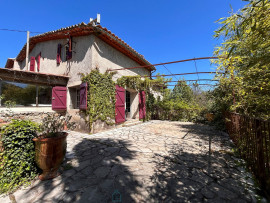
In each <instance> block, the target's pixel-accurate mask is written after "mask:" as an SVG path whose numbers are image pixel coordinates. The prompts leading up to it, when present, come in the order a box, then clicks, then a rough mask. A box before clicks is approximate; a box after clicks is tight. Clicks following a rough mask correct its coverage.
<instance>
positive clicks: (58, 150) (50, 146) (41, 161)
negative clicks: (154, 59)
mask: <svg viewBox="0 0 270 203" xmlns="http://www.w3.org/2000/svg"><path fill="white" fill-rule="evenodd" d="M67 135H68V133H66V132H61V135H58V136H57V137H51V138H42V137H38V138H34V139H33V141H34V142H35V152H36V155H35V160H36V163H37V165H38V167H39V168H40V169H42V171H43V173H42V174H41V175H39V179H40V180H48V179H53V178H55V177H57V176H58V175H59V172H58V169H59V167H60V165H61V163H62V161H63V159H64V157H65V154H66V148H67V140H66V138H67Z"/></svg>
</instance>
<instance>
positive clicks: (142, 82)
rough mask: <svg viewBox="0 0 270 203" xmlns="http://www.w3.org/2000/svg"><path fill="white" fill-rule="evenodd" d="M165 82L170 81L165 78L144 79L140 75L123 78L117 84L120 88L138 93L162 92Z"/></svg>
mask: <svg viewBox="0 0 270 203" xmlns="http://www.w3.org/2000/svg"><path fill="white" fill-rule="evenodd" d="M165 81H168V80H165V79H164V78H163V77H157V79H155V80H153V79H149V78H144V79H142V78H141V76H139V75H138V76H122V77H121V78H119V79H117V84H118V85H119V86H120V87H124V88H130V89H134V90H137V91H150V89H153V90H156V91H160V90H161V88H160V87H163V86H165V85H164V82H165ZM162 89H163V88H162Z"/></svg>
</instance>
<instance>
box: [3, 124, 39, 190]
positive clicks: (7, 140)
mask: <svg viewBox="0 0 270 203" xmlns="http://www.w3.org/2000/svg"><path fill="white" fill-rule="evenodd" d="M37 130H38V125H37V124H36V123H34V122H32V121H27V120H12V122H11V123H10V124H8V125H6V126H3V127H2V129H1V135H2V142H3V147H4V151H3V152H2V153H1V154H0V159H1V160H2V163H1V165H0V194H1V193H6V192H11V191H14V190H15V189H16V188H17V187H19V186H20V185H22V184H25V183H27V182H28V181H29V180H31V179H33V178H34V177H35V176H36V175H37V170H38V169H37V166H36V164H35V146H34V142H33V140H32V139H33V138H34V137H35V136H36V133H37Z"/></svg>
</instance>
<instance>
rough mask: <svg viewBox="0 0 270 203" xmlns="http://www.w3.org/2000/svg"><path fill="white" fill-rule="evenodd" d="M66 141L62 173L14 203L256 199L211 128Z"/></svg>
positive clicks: (149, 125) (155, 128) (162, 127)
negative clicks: (115, 198)
mask: <svg viewBox="0 0 270 203" xmlns="http://www.w3.org/2000/svg"><path fill="white" fill-rule="evenodd" d="M67 142H68V145H67V154H66V159H65V161H64V163H63V166H62V168H61V171H62V174H61V175H60V176H58V177H57V178H55V179H54V180H49V181H39V180H35V181H33V183H32V185H31V186H29V187H27V188H22V189H20V190H17V191H16V192H15V193H14V194H13V195H14V196H12V197H13V202H15V201H14V199H15V200H16V202H19V203H25V202H112V198H113V197H116V196H113V194H116V193H115V192H119V193H120V195H121V200H122V202H256V201H257V198H258V196H257V195H256V187H255V186H254V183H253V181H252V176H251V174H249V173H247V172H245V170H244V169H243V168H242V167H241V163H242V162H243V161H242V160H241V159H238V158H236V157H234V155H233V152H232V147H233V144H232V142H231V140H230V139H229V137H228V135H227V134H225V133H221V132H219V131H215V130H214V129H213V128H212V127H209V126H205V125H198V124H193V123H187V122H169V121H151V122H146V123H143V124H139V125H136V126H132V127H124V128H118V129H114V130H110V131H106V132H101V133H97V134H92V135H89V134H83V133H78V132H70V134H69V136H68V138H67ZM209 145H210V147H209ZM11 199H12V198H11ZM0 202H1V203H2V202H12V201H11V200H10V198H9V197H8V196H3V197H0Z"/></svg>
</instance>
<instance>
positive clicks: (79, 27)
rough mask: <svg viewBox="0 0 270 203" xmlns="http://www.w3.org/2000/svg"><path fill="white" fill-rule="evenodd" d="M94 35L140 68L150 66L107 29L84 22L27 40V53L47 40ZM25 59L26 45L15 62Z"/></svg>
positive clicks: (152, 68)
mask: <svg viewBox="0 0 270 203" xmlns="http://www.w3.org/2000/svg"><path fill="white" fill-rule="evenodd" d="M90 34H94V35H95V36H97V37H98V38H100V39H101V40H103V41H105V42H106V43H108V44H109V45H111V46H112V47H114V48H115V49H117V50H118V51H120V52H122V53H123V54H125V55H126V56H128V57H129V58H131V59H133V60H134V61H136V62H137V63H139V64H140V65H141V66H143V65H151V63H150V62H149V61H147V60H146V59H145V58H144V56H143V55H141V54H139V53H138V52H136V51H135V50H134V49H133V48H132V47H130V46H129V45H128V44H127V43H125V42H124V41H123V40H121V39H120V38H119V37H118V36H116V35H115V34H113V33H112V32H111V31H109V30H108V29H106V28H104V27H102V26H100V25H97V26H94V25H92V24H90V23H89V24H85V23H84V22H82V23H80V24H76V25H72V26H69V27H66V28H61V29H58V30H54V31H50V32H46V33H43V34H40V35H36V36H33V37H31V38H30V39H29V51H30V52H31V50H32V49H33V48H34V47H35V45H36V44H37V43H39V42H45V41H49V40H56V39H64V38H68V36H69V35H70V36H73V37H77V36H84V35H90ZM25 57H26V44H25V45H24V47H23V48H22V50H21V51H20V53H19V54H18V56H17V57H16V60H17V61H23V60H24V59H25ZM148 69H149V70H154V69H155V67H154V66H153V67H149V68H148Z"/></svg>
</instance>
